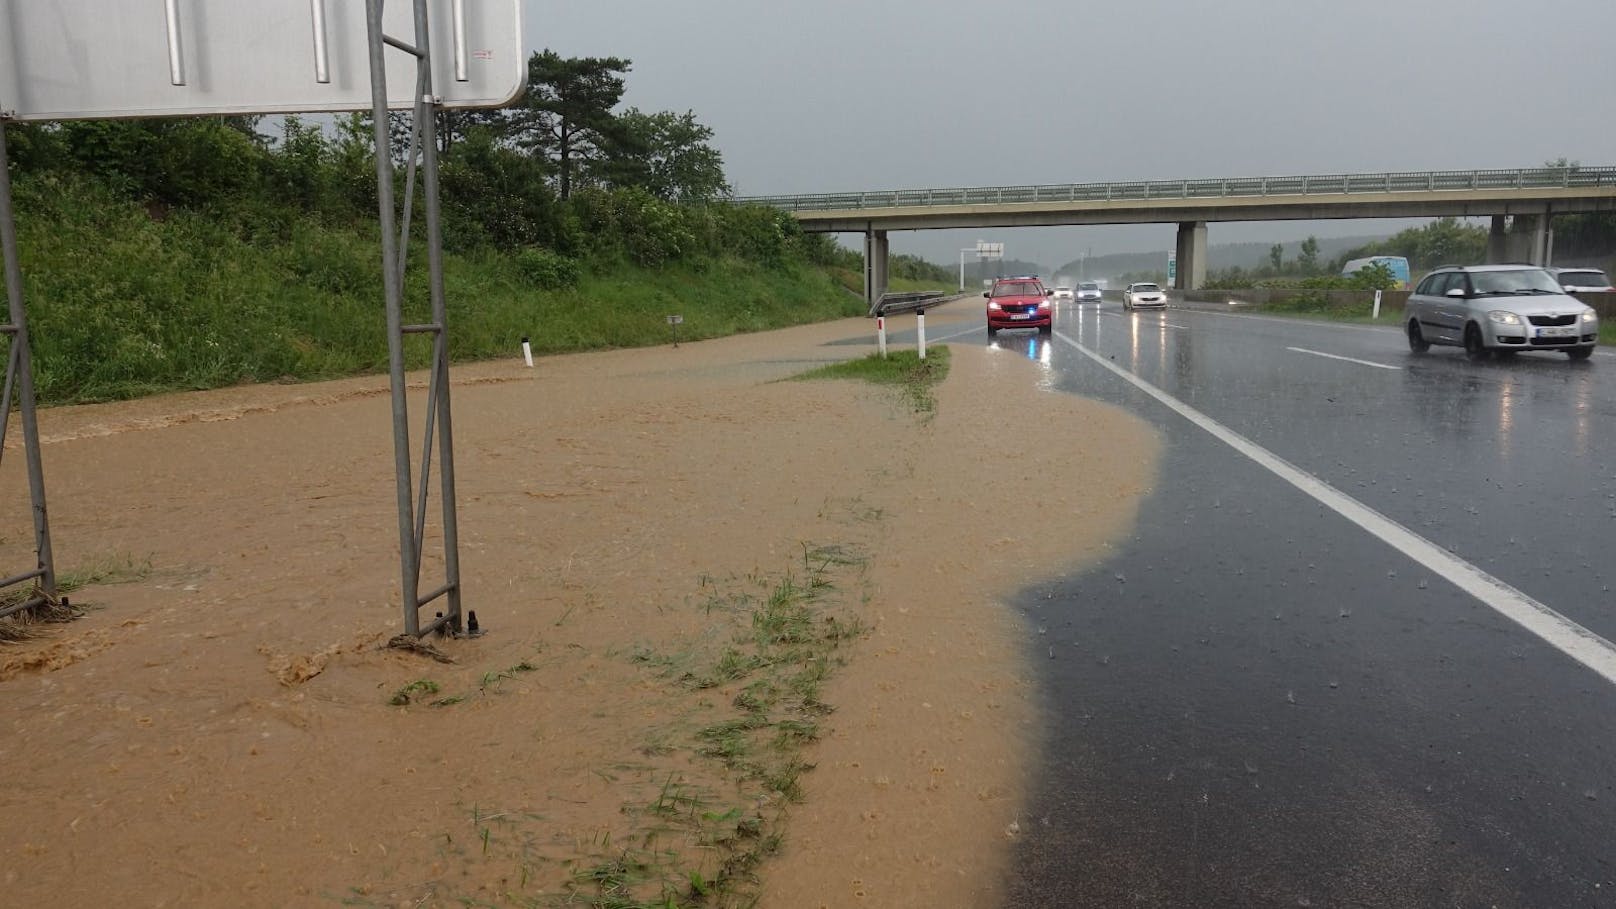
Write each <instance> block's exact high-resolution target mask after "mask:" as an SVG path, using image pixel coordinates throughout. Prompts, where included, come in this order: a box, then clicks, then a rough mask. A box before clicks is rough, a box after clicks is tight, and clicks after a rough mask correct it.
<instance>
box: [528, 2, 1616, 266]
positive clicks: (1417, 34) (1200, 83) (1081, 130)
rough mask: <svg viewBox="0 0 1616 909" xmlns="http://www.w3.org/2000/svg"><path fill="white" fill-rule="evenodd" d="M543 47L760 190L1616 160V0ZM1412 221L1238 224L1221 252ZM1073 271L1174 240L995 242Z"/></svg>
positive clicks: (619, 33) (921, 19)
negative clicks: (579, 63) (589, 64)
mask: <svg viewBox="0 0 1616 909" xmlns="http://www.w3.org/2000/svg"><path fill="white" fill-rule="evenodd" d="M523 14H524V24H523V28H524V31H525V32H526V41H525V43H526V45H527V46H528V48H529V49H530V50H539V49H543V48H550V49H553V50H555V51H556V52H558V53H560V54H562V55H564V56H608V55H615V56H620V57H627V58H629V59H630V60H632V61H633V69H632V71H631V72H630V74H629V76H628V92H627V94H626V96H625V103H626V104H629V105H633V106H636V107H639V108H641V109H642V110H653V111H654V110H673V111H680V112H682V111H685V110H693V111H695V113H696V117H697V119H698V120H700V121H701V122H702V123H705V124H706V125H708V126H710V127H712V129H713V130H714V131H715V133H716V136H715V143H716V145H717V146H718V148H719V149H720V150H721V151H722V152H723V155H724V164H725V170H726V172H727V173H728V175H729V177H730V180H731V182H732V183H733V184H734V185H735V189H736V192H737V193H739V194H743V195H750V194H758V193H789V192H829V191H841V190H863V189H896V188H906V187H927V186H935V187H944V186H982V185H1000V184H1027V183H1069V182H1090V181H1107V180H1142V179H1177V178H1190V177H1223V176H1245V175H1279V174H1314V173H1340V172H1376V171H1383V170H1427V169H1470V168H1495V167H1496V168H1507V167H1520V166H1532V165H1537V164H1541V163H1542V162H1544V161H1546V160H1550V159H1554V158H1559V157H1567V158H1571V159H1574V160H1579V161H1581V162H1582V163H1583V164H1588V165H1616V0H1539V2H1536V3H1530V4H1528V3H1522V2H1519V0H1512V2H1504V0H1398V2H1394V0H1351V2H1344V3H1339V2H1338V3H1324V2H1316V0H1222V2H1219V3H1201V2H1193V0H1088V2H1074V0H997V2H993V3H987V2H982V0H969V2H967V0H813V2H807V0H683V2H678V3H667V2H646V0H543V2H540V0H524V4H523ZM1399 226H1401V225H1400V224H1391V225H1387V224H1385V223H1375V222H1347V221H1342V222H1322V223H1320V222H1310V223H1306V224H1296V223H1292V224H1259V225H1235V224H1214V225H1212V226H1211V231H1210V238H1209V239H1210V241H1211V242H1213V243H1217V242H1233V241H1244V240H1269V239H1292V238H1299V237H1301V236H1305V235H1306V234H1307V233H1317V234H1319V235H1320V236H1336V235H1353V234H1363V233H1372V232H1376V231H1379V230H1384V229H1387V228H1391V229H1395V228H1396V227H1399ZM986 233H992V236H991V237H988V238H989V239H1000V240H1003V241H1004V242H1005V243H1006V253H1007V254H1008V255H1011V256H1015V257H1018V258H1030V259H1033V260H1036V261H1040V262H1043V263H1044V264H1046V265H1050V266H1054V265H1059V264H1061V263H1063V262H1065V261H1067V260H1069V259H1071V258H1075V257H1076V256H1077V255H1078V254H1079V253H1080V252H1081V251H1082V250H1083V249H1085V248H1092V249H1093V250H1094V252H1095V253H1097V254H1098V253H1104V252H1125V251H1136V250H1146V249H1152V248H1157V247H1159V248H1161V249H1163V250H1165V249H1167V248H1168V247H1169V246H1170V245H1171V243H1172V228H1171V227H1170V226H1157V227H1150V226H1139V227H1127V228H1125V227H1088V228H1042V229H1022V230H1012V231H1004V230H1001V231H994V232H982V231H967V232H957V231H953V232H951V231H927V232H914V233H901V234H900V233H895V234H893V238H892V240H893V243H892V245H893V248H894V249H895V250H897V251H905V252H919V253H923V254H925V255H927V256H928V258H931V259H933V260H934V261H945V262H951V261H955V259H956V257H957V255H958V253H957V249H958V247H960V246H962V245H970V244H971V243H973V242H974V241H975V239H976V238H977V235H979V234H986Z"/></svg>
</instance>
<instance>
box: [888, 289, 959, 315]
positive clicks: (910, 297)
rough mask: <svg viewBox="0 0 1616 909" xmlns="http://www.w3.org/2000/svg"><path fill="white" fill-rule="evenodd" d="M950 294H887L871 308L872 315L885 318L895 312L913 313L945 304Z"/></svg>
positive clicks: (926, 291)
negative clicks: (934, 305)
mask: <svg viewBox="0 0 1616 909" xmlns="http://www.w3.org/2000/svg"><path fill="white" fill-rule="evenodd" d="M947 296H948V294H946V293H944V292H943V291H940V290H914V291H900V292H897V293H885V294H882V295H881V298H880V299H879V300H876V301H875V305H874V306H872V307H870V315H872V316H884V315H887V314H888V313H894V312H911V311H913V310H916V309H922V308H924V307H927V306H930V305H932V304H934V303H941V302H943V298H944V297H947Z"/></svg>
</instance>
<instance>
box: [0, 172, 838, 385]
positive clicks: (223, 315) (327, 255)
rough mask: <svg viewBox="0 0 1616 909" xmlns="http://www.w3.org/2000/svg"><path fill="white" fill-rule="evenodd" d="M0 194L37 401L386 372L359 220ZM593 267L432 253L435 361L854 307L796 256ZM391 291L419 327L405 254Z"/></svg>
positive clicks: (422, 317)
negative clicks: (441, 277) (441, 321)
mask: <svg viewBox="0 0 1616 909" xmlns="http://www.w3.org/2000/svg"><path fill="white" fill-rule="evenodd" d="M15 189H16V197H17V205H18V209H19V214H18V218H17V224H18V228H19V232H20V243H21V247H22V261H23V269H24V277H25V281H26V295H27V301H28V307H29V318H30V329H31V334H32V338H33V346H34V371H35V377H36V387H37V389H38V393H39V397H40V400H41V402H42V403H46V404H64V403H80V402H90V401H104V400H116V399H123V398H132V397H137V396H141V395H147V394H153V393H157V392H163V391H174V390H186V389H202V388H216V387H221V386H227V385H234V384H238V383H241V382H265V381H280V380H286V379H291V380H298V381H304V380H316V379H327V378H335V377H341V376H349V375H357V374H364V373H375V372H380V371H384V370H385V369H386V366H387V338H386V330H385V329H386V324H385V314H384V308H383V289H382V280H381V249H380V241H379V238H378V235H377V234H376V233H375V230H376V228H375V226H374V225H369V226H365V225H358V226H354V225H332V224H322V223H320V222H319V221H317V220H314V219H311V218H307V217H303V216H287V217H286V218H285V219H284V220H283V221H280V222H276V221H274V219H273V218H268V222H269V223H265V224H262V225H257V224H255V225H254V226H253V227H252V228H250V229H249V228H243V227H241V226H239V225H233V224H232V223H230V222H229V221H228V220H226V219H224V218H220V217H213V216H210V215H208V214H206V213H198V212H193V211H186V210H180V209H176V210H173V211H171V212H169V213H168V214H167V216H166V217H163V218H161V219H154V218H153V217H152V216H151V215H150V214H149V213H148V212H147V210H146V209H145V208H144V207H143V206H141V205H139V204H137V203H134V202H130V201H127V200H124V199H120V198H118V197H116V196H115V195H113V194H111V193H110V192H108V191H106V190H104V189H100V188H97V187H96V186H94V185H90V184H79V183H74V182H71V181H54V180H23V181H18V183H17V184H16V187H15ZM272 214H273V213H272ZM266 217H267V216H266ZM597 268H598V269H600V270H599V271H590V269H589V268H587V267H586V268H585V269H584V273H583V274H582V276H581V278H580V280H579V282H578V284H577V286H575V287H571V288H566V289H562V290H542V289H538V288H535V287H534V286H532V284H531V283H530V282H529V280H528V279H527V278H526V277H525V276H524V273H523V271H522V270H521V268H520V267H519V265H518V262H517V259H516V258H515V257H514V256H507V255H501V254H496V253H486V252H485V253H469V254H456V253H448V254H446V255H445V258H444V272H445V282H446V301H447V306H448V323H449V329H450V330H449V342H450V356H451V358H452V359H453V360H454V361H465V360H477V359H487V358H493V357H512V358H514V357H517V356H520V350H521V339H522V338H523V337H527V338H529V339H530V343H531V345H532V348H533V350H534V352H535V353H537V354H540V355H544V354H551V353H561V352H571V351H583V350H597V349H603V348H614V347H639V346H646V345H658V344H666V343H670V342H671V340H672V334H671V330H670V328H669V325H668V323H667V317H668V316H670V315H680V316H683V317H684V322H683V324H681V325H680V326H679V340H681V341H689V340H697V339H702V338H712V337H719V336H723V335H730V334H735V333H738V332H753V331H763V330H766V329H773V328H781V327H785V326H790V325H798V324H804V323H809V322H817V321H824V320H827V319H833V318H840V317H844V316H853V315H863V314H864V310H865V308H864V306H863V305H862V303H861V302H860V301H859V300H858V299H857V298H856V297H854V296H851V295H849V294H847V293H845V292H844V291H842V290H841V289H839V288H838V287H837V285H836V281H835V278H833V276H832V275H831V274H830V273H829V272H827V271H826V270H824V269H821V268H818V267H814V266H810V265H807V264H804V263H802V262H797V261H789V260H788V261H784V262H781V263H778V264H774V265H769V266H765V265H761V264H758V263H755V262H750V261H744V260H741V259H736V258H720V259H699V260H692V261H686V262H682V263H680V264H677V265H673V266H670V267H667V268H662V269H645V268H640V267H636V266H632V265H621V264H614V265H600V266H597ZM405 290H406V301H405V313H404V318H405V321H406V322H426V321H430V306H429V302H428V294H427V275H426V268H425V249H424V246H423V245H422V244H420V243H416V244H414V246H413V247H412V250H411V254H410V271H409V273H408V276H407V280H406V288H405ZM0 344H3V342H0ZM406 347H407V360H408V363H409V365H410V366H411V367H412V368H413V367H420V366H424V365H425V364H426V363H427V361H428V358H429V357H430V353H431V346H430V341H429V340H428V338H427V336H414V337H411V338H409V339H408V340H407V342H406Z"/></svg>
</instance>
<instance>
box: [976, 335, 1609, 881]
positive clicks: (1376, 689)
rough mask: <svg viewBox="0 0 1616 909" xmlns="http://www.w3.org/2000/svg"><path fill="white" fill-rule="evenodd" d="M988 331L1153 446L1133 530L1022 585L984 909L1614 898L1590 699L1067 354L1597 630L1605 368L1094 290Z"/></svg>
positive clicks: (1204, 437)
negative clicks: (1019, 681) (1024, 661)
mask: <svg viewBox="0 0 1616 909" xmlns="http://www.w3.org/2000/svg"><path fill="white" fill-rule="evenodd" d="M966 305H969V304H966ZM946 340H947V341H948V343H953V344H964V343H982V344H987V343H989V342H988V340H987V337H986V330H985V327H984V328H982V329H980V330H978V331H973V332H971V333H968V334H965V335H962V336H960V337H954V338H947V339H946ZM994 346H995V347H996V349H997V350H998V351H999V352H1001V353H1002V354H1003V355H1004V356H1028V357H1030V358H1032V359H1034V360H1036V361H1038V362H1040V363H1042V364H1043V365H1044V367H1045V369H1044V373H1043V379H1042V381H1044V382H1046V383H1047V384H1048V385H1049V386H1050V387H1051V388H1053V389H1055V390H1057V391H1064V392H1071V393H1075V394H1082V395H1085V396H1089V397H1094V398H1098V399H1101V400H1104V401H1108V402H1110V403H1113V404H1116V405H1118V406H1121V407H1124V408H1126V409H1128V410H1130V411H1132V412H1134V413H1136V414H1137V415H1139V416H1140V417H1142V418H1144V419H1146V420H1148V421H1150V422H1151V423H1152V424H1154V425H1155V426H1156V427H1158V429H1159V430H1160V432H1161V433H1162V436H1163V438H1164V440H1165V449H1164V455H1163V462H1162V470H1161V474H1160V478H1159V482H1158V483H1157V485H1156V487H1155V489H1154V490H1153V491H1152V493H1151V494H1150V496H1149V497H1148V498H1147V499H1146V500H1145V502H1144V503H1143V505H1142V509H1141V513H1140V520H1139V524H1138V527H1137V530H1136V533H1135V536H1134V538H1133V539H1132V540H1131V541H1130V542H1128V543H1127V544H1125V545H1121V546H1119V547H1118V548H1117V552H1116V554H1115V555H1114V557H1112V558H1111V559H1109V560H1108V561H1106V562H1105V563H1103V564H1101V565H1099V566H1096V567H1094V568H1092V569H1090V570H1087V571H1084V572H1082V573H1080V574H1078V575H1075V576H1071V577H1063V578H1059V579H1056V580H1053V581H1043V582H1039V583H1038V584H1037V586H1034V587H1031V588H1029V589H1027V590H1025V591H1024V592H1023V594H1022V596H1021V598H1020V605H1021V607H1022V608H1023V609H1024V610H1025V611H1026V614H1027V615H1028V616H1029V618H1030V623H1029V625H1030V629H1031V631H1030V639H1029V640H1028V641H1027V646H1028V647H1029V648H1030V650H1031V651H1032V655H1033V656H1034V657H1035V659H1036V660H1037V662H1038V665H1039V666H1040V667H1042V668H1043V670H1044V671H1043V673H1042V675H1041V681H1042V687H1041V693H1042V696H1043V697H1044V698H1045V700H1046V702H1047V703H1046V706H1047V707H1048V713H1049V716H1050V717H1051V726H1050V728H1049V729H1048V730H1047V740H1046V742H1045V743H1044V747H1045V751H1044V759H1043V761H1042V773H1041V774H1040V777H1039V779H1038V780H1037V781H1036V782H1035V784H1034V785H1033V792H1034V796H1033V798H1032V800H1031V802H1030V808H1029V812H1028V815H1027V816H1026V817H1025V818H1023V819H1022V821H1021V831H1020V833H1019V835H1018V837H1017V843H1016V867H1015V869H1014V874H1013V875H1012V877H1011V883H1010V893H1011V899H1010V903H1011V905H1013V906H1017V907H1022V906H1028V907H1030V906H1096V907H1110V906H1135V905H1137V906H1164V907H1169V906H1170V907H1179V906H1183V907H1190V906H1196V907H1220V906H1353V907H1357V906H1387V907H1405V906H1407V907H1423V906H1442V907H1447V906H1453V907H1475V906H1504V907H1581V906H1616V685H1612V684H1611V682H1609V681H1607V679H1606V678H1604V677H1602V676H1601V675H1600V674H1598V673H1596V672H1595V671H1593V670H1591V669H1589V668H1587V667H1585V666H1583V665H1581V664H1579V663H1577V662H1575V661H1573V660H1572V659H1570V658H1569V657H1568V656H1566V655H1565V654H1564V653H1562V652H1561V651H1560V650H1559V649H1556V647H1555V646H1553V645H1551V644H1550V643H1548V642H1545V641H1544V640H1543V639H1541V638H1539V637H1537V636H1535V635H1533V634H1532V633H1529V632H1528V631H1526V630H1524V629H1522V628H1521V627H1520V626H1519V625H1517V624H1516V623H1514V622H1513V621H1511V620H1510V619H1508V618H1505V617H1504V616H1503V615H1501V614H1500V613H1499V612H1497V611H1495V610H1494V609H1493V608H1491V607H1490V606H1488V605H1486V604H1485V603H1483V602H1482V601H1481V600H1480V599H1477V598H1476V597H1475V596H1472V595H1471V594H1469V593H1466V592H1464V591H1463V590H1461V589H1460V588H1459V587H1457V586H1455V585H1454V584H1453V583H1451V582H1450V581H1448V580H1445V579H1444V578H1443V577H1442V576H1440V575H1438V574H1436V573H1434V572H1433V571H1432V570H1431V569H1430V568H1429V567H1427V565H1426V564H1421V563H1420V562H1418V561H1415V560H1414V559H1413V558H1411V557H1410V556H1409V555H1407V554H1405V552H1404V551H1401V550H1400V549H1398V548H1396V547H1395V546H1393V545H1391V544H1390V543H1388V542H1386V541H1385V540H1383V539H1381V538H1377V537H1376V536H1374V535H1372V534H1371V533H1370V532H1368V531H1366V530H1364V529H1362V528H1360V527H1359V526H1357V525H1355V524H1354V523H1351V522H1349V521H1348V520H1347V519H1345V518H1344V517H1342V516H1341V515H1340V514H1338V513H1337V512H1336V511H1333V510H1331V509H1329V508H1326V507H1325V506H1324V505H1322V504H1320V502H1319V501H1317V500H1316V499H1314V498H1312V497H1310V496H1308V495H1306V494H1304V493H1303V492H1302V491H1300V490H1299V489H1297V488H1296V487H1295V486H1292V485H1291V484H1289V483H1286V482H1283V481H1281V480H1280V479H1279V478H1278V477H1276V475H1275V474H1274V473H1273V472H1272V471H1271V470H1269V469H1268V468H1266V467H1264V466H1262V465H1261V464H1259V463H1258V462H1257V461H1255V460H1253V459H1251V458H1250V457H1247V456H1246V455H1244V454H1242V453H1240V452H1238V451H1236V449H1234V448H1233V447H1231V446H1230V445H1229V444H1227V443H1225V442H1224V441H1220V440H1219V439H1218V438H1216V437H1214V436H1213V435H1212V434H1210V433H1209V432H1208V431H1206V430H1205V429H1203V428H1201V427H1199V426H1197V425H1196V424H1194V423H1192V422H1190V420H1188V419H1187V418H1185V417H1184V416H1182V415H1181V414H1179V413H1176V412H1174V411H1173V410H1171V409H1169V408H1168V407H1167V406H1166V405H1164V404H1163V403H1162V402H1161V401H1159V400H1157V399H1156V398H1153V397H1151V396H1149V395H1148V394H1146V393H1145V392H1144V391H1141V390H1140V389H1138V388H1136V387H1135V386H1133V385H1131V384H1129V383H1128V382H1126V381H1124V380H1123V379H1122V378H1120V377H1118V376H1117V375H1115V374H1113V373H1112V372H1111V371H1110V370H1108V369H1106V368H1104V367H1103V366H1102V365H1100V364H1098V363H1096V362H1094V360H1093V359H1091V358H1090V357H1088V356H1085V355H1084V354H1083V353H1082V352H1081V351H1080V349H1079V348H1080V347H1081V348H1086V349H1088V350H1090V351H1093V352H1094V353H1095V354H1096V355H1097V356H1098V357H1099V358H1100V359H1103V360H1105V361H1106V362H1107V363H1110V364H1112V365H1114V366H1115V367H1117V368H1119V369H1121V370H1123V371H1126V372H1129V373H1132V374H1134V375H1136V376H1138V377H1139V378H1141V379H1143V380H1145V381H1146V382H1148V383H1150V384H1152V385H1154V386H1156V387H1158V388H1160V389H1162V390H1163V391H1164V392H1166V393H1167V394H1168V395H1170V396H1172V397H1174V398H1176V399H1178V400H1180V401H1182V402H1184V403H1186V404H1188V405H1189V406H1190V407H1192V408H1194V409H1195V410H1197V411H1200V412H1201V413H1204V414H1206V415H1207V416H1209V417H1210V418H1212V419H1213V420H1215V421H1217V422H1219V423H1221V424H1223V425H1224V426H1226V427H1228V428H1229V429H1231V430H1233V431H1234V432H1236V433H1238V434H1240V435H1241V436H1244V437H1245V438H1246V439H1249V440H1251V441H1252V442H1255V443H1256V444H1257V445H1259V446H1262V447H1263V448H1266V449H1267V450H1268V451H1270V452H1272V453H1273V454H1275V455H1277V456H1278V457H1279V458H1281V459H1283V460H1284V461H1286V462H1289V464H1291V465H1294V466H1295V467H1297V468H1299V469H1300V470H1302V471H1304V472H1306V473H1308V474H1311V475H1313V476H1314V477H1317V478H1318V479H1320V480H1322V481H1324V482H1325V483H1327V484H1329V485H1330V486H1332V487H1334V488H1335V489H1336V490H1338V491H1340V492H1343V493H1346V494H1347V495H1349V496H1351V497H1352V498H1354V499H1356V500H1358V501H1359V502H1361V503H1363V504H1364V505H1367V506H1369V507H1370V508H1372V509H1374V510H1375V511H1378V512H1380V513H1381V514H1383V515H1385V516H1386V517H1389V518H1391V519H1392V520H1393V521H1395V522H1397V523H1399V524H1401V525H1403V526H1404V527H1406V528H1408V529H1410V530H1413V531H1414V532H1415V533H1417V534H1420V535H1422V536H1424V537H1425V538H1427V539H1428V540H1430V541H1431V542H1432V543H1435V544H1436V545H1437V546H1438V547H1441V548H1443V549H1447V550H1448V551H1450V552H1451V553H1452V554H1454V555H1455V556H1457V557H1458V558H1460V559H1462V560H1465V561H1467V562H1469V563H1471V564H1473V565H1474V566H1476V567H1478V568H1480V569H1481V570H1483V571H1485V572H1487V573H1489V574H1491V575H1493V576H1494V577H1496V578H1498V579H1500V580H1502V581H1503V582H1505V583H1507V584H1509V585H1511V586H1513V587H1515V588H1517V589H1519V590H1520V591H1522V592H1524V593H1525V594H1527V595H1528V596H1530V597H1532V598H1534V599H1536V600H1537V601H1539V602H1541V603H1543V604H1545V605H1547V606H1548V607H1550V608H1552V609H1554V610H1556V611H1558V612H1560V613H1562V614H1563V615H1565V616H1567V617H1568V618H1570V619H1571V620H1572V621H1574V622H1576V623H1579V624H1581V625H1582V626H1584V627H1586V628H1587V629H1589V630H1591V631H1593V632H1595V633H1597V634H1599V635H1603V636H1605V637H1607V638H1616V594H1613V593H1612V592H1611V587H1612V586H1616V358H1612V357H1611V356H1609V355H1608V353H1605V352H1601V353H1600V354H1598V355H1596V356H1595V357H1594V358H1593V360H1592V361H1591V362H1589V363H1583V364H1572V363H1570V362H1569V361H1567V359H1566V358H1565V357H1564V356H1563V355H1558V354H1530V355H1522V356H1519V357H1516V358H1514V359H1511V360H1500V361H1488V362H1480V363H1473V362H1470V361H1468V360H1466V359H1465V357H1464V356H1463V354H1462V352H1459V351H1458V350H1456V349H1444V348H1436V349H1433V351H1432V352H1431V353H1429V354H1426V355H1424V356H1415V355H1411V354H1410V353H1409V352H1408V350H1407V347H1406V345H1405V344H1404V343H1403V341H1402V338H1401V336H1400V335H1399V334H1398V333H1397V332H1396V331H1395V330H1386V329H1378V328H1370V327H1354V326H1344V325H1330V324H1318V323H1307V322H1297V321H1290V320H1280V319H1268V318H1256V317H1250V316H1237V315H1229V314H1224V313H1213V312H1199V311H1187V310H1178V309H1175V310H1169V311H1168V312H1166V313H1164V314H1157V313H1148V314H1137V315H1132V314H1124V313H1122V312H1121V311H1120V310H1119V309H1118V308H1117V307H1116V305H1115V304H1109V303H1108V304H1106V305H1105V306H1104V307H1103V309H1101V310H1096V309H1095V308H1094V307H1092V306H1090V307H1086V308H1083V309H1079V308H1077V307H1074V306H1071V305H1066V306H1064V307H1063V308H1062V309H1061V310H1060V312H1059V315H1058V316H1057V320H1056V326H1055V337H1054V338H1052V339H1048V340H1046V339H1041V338H1039V337H1038V336H1037V335H1036V334H1035V333H1030V332H1029V333H1001V334H1000V335H999V338H998V341H997V343H996V344H995V345H994ZM1298 349H1299V350H1298ZM1306 351H1311V353H1309V352H1306ZM1319 354H1330V355H1333V356H1334V357H1347V358H1353V359H1345V360H1344V359H1332V358H1330V357H1325V356H1320V355H1319ZM1354 360H1361V361H1364V362H1354ZM1369 364H1378V365H1369ZM1384 367H1391V368H1384ZM1072 431H1073V433H1074V434H1076V433H1081V432H1082V427H1080V426H1074V427H1073V428H1072ZM1045 481H1046V482H1049V483H1062V484H1069V485H1074V486H1077V487H1080V488H1081V487H1082V485H1083V482H1084V481H1083V476H1082V474H1081V471H1078V472H1076V473H1074V474H1073V475H1071V476H1062V477H1047V478H1045ZM1092 492H1093V494H1094V495H1095V496H1105V495H1107V494H1108V493H1107V491H1106V490H1105V489H1103V488H1096V489H1094V490H1092ZM1036 494H1037V492H1036V489H1035V488H1029V491H1028V495H1036Z"/></svg>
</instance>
